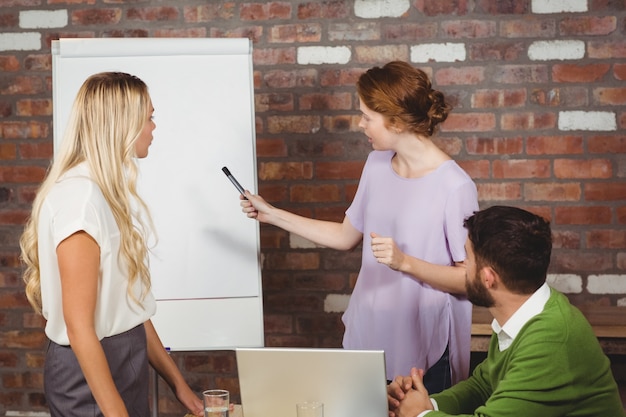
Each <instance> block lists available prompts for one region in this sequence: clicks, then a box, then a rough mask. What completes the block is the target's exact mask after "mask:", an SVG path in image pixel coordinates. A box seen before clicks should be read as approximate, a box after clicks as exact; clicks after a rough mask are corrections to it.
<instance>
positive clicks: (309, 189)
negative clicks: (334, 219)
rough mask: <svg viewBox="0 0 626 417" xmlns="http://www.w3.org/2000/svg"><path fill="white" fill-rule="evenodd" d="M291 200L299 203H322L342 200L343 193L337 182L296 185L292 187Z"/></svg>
mask: <svg viewBox="0 0 626 417" xmlns="http://www.w3.org/2000/svg"><path fill="white" fill-rule="evenodd" d="M289 193H290V196H291V197H290V200H291V201H292V202H297V203H322V202H330V201H340V198H341V193H340V192H339V187H338V186H337V185H335V184H312V185H294V186H292V187H290V191H289Z"/></svg>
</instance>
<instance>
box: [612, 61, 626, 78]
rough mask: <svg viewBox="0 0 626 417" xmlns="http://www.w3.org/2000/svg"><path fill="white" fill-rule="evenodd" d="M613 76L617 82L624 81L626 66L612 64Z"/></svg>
mask: <svg viewBox="0 0 626 417" xmlns="http://www.w3.org/2000/svg"><path fill="white" fill-rule="evenodd" d="M613 75H614V76H615V78H616V79H618V80H621V81H624V80H626V64H619V63H615V64H613Z"/></svg>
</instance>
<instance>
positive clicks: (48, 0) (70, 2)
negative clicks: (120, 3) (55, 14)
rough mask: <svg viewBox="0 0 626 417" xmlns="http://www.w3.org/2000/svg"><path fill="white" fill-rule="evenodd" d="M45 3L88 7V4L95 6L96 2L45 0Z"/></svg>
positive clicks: (94, 0) (91, 0) (89, 0)
mask: <svg viewBox="0 0 626 417" xmlns="http://www.w3.org/2000/svg"><path fill="white" fill-rule="evenodd" d="M109 2H111V3H112V1H111V0H109ZM46 3H47V4H83V5H88V4H96V0H47V1H46ZM105 3H107V1H106V0H105Z"/></svg>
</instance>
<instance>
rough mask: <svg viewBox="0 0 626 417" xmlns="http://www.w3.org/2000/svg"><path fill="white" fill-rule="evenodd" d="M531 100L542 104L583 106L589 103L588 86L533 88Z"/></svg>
mask: <svg viewBox="0 0 626 417" xmlns="http://www.w3.org/2000/svg"><path fill="white" fill-rule="evenodd" d="M530 102H531V103H533V104H539V105H542V106H563V107H582V106H587V105H588V104H589V92H588V89H587V88H586V87H560V88H550V89H548V90H544V89H541V88H533V89H532V91H531V95H530Z"/></svg>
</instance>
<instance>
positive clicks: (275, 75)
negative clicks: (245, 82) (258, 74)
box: [263, 69, 317, 88]
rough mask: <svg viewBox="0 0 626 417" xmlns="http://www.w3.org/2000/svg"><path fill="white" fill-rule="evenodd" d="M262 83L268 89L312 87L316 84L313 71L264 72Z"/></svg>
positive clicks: (315, 75)
mask: <svg viewBox="0 0 626 417" xmlns="http://www.w3.org/2000/svg"><path fill="white" fill-rule="evenodd" d="M263 82H264V83H265V84H266V85H267V86H268V87H270V88H293V87H313V86H315V85H316V82H317V71H316V70H315V69H302V70H293V71H282V70H275V71H266V72H265V74H264V75H263Z"/></svg>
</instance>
